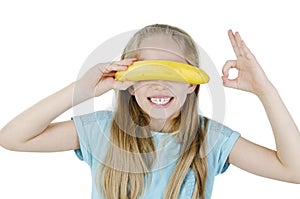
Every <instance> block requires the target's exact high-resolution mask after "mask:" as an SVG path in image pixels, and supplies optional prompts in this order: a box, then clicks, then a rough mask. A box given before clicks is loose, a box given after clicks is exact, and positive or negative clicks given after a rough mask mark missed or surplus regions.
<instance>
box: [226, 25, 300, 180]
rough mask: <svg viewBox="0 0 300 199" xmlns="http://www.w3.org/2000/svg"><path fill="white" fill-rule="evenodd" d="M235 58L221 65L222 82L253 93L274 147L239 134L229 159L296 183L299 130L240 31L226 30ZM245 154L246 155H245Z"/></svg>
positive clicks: (241, 165) (299, 149) (254, 169)
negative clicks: (231, 76) (234, 72)
mask: <svg viewBox="0 0 300 199" xmlns="http://www.w3.org/2000/svg"><path fill="white" fill-rule="evenodd" d="M228 35H229V38H230V41H231V44H232V47H233V50H234V52H235V54H236V56H237V60H232V61H227V62H226V64H225V65H224V67H223V75H224V76H223V77H222V79H223V83H224V86H226V87H230V88H236V89H240V90H244V91H248V92H251V93H254V94H255V95H257V96H258V97H259V99H260V101H261V102H262V104H263V106H264V108H265V111H266V114H267V116H268V119H269V121H270V124H271V127H272V130H273V134H274V138H275V142H276V151H273V150H270V149H267V148H265V147H262V146H259V145H256V144H254V143H252V142H250V141H248V140H246V139H244V138H239V140H238V141H237V143H236V144H235V146H234V148H233V150H232V152H231V154H230V156H229V162H230V163H232V164H234V165H236V166H238V167H240V168H242V169H244V170H246V171H249V172H251V173H254V174H257V175H260V176H264V177H268V178H273V179H277V180H282V181H287V182H294V183H300V169H299V168H300V159H299V157H300V133H299V130H298V129H297V126H296V124H295V122H294V121H293V118H292V117H291V115H290V114H289V112H288V110H287V108H286V107H285V105H284V103H283V101H282V100H281V98H280V96H279V94H278V92H277V90H276V88H275V87H274V86H273V85H272V84H271V82H270V81H269V80H268V78H267V77H266V75H265V73H264V71H263V69H262V68H261V66H260V65H259V63H258V62H257V60H256V59H255V57H254V55H253V54H252V53H251V51H250V50H249V48H248V47H247V46H246V44H245V42H244V41H243V40H242V38H241V36H240V34H239V33H238V32H236V33H235V34H234V33H233V32H232V31H231V30H230V31H229V32H228ZM230 68H236V69H237V70H238V77H237V78H236V79H233V80H230V79H228V71H229V70H230ZM246 154H247V155H246Z"/></svg>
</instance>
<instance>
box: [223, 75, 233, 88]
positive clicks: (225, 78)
mask: <svg viewBox="0 0 300 199" xmlns="http://www.w3.org/2000/svg"><path fill="white" fill-rule="evenodd" d="M222 80H223V85H224V86H225V87H228V88H237V79H228V76H222Z"/></svg>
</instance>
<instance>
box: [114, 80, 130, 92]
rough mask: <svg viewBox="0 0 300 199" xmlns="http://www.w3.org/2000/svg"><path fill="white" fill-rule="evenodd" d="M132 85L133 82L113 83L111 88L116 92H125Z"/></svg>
mask: <svg viewBox="0 0 300 199" xmlns="http://www.w3.org/2000/svg"><path fill="white" fill-rule="evenodd" d="M133 84H134V82H130V81H126V82H121V81H115V82H114V85H113V88H114V89H116V90H126V89H128V88H129V87H130V86H132V85H133Z"/></svg>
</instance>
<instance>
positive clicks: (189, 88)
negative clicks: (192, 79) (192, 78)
mask: <svg viewBox="0 0 300 199" xmlns="http://www.w3.org/2000/svg"><path fill="white" fill-rule="evenodd" d="M196 87H197V85H196V84H190V85H189V87H188V94H191V93H192V92H194V90H195V89H196Z"/></svg>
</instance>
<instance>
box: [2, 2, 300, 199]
mask: <svg viewBox="0 0 300 199" xmlns="http://www.w3.org/2000/svg"><path fill="white" fill-rule="evenodd" d="M299 18H300V12H299V6H298V4H297V1H296V0H295V1H292V0H284V1H283V0H281V1H276V0H274V1H262V0H251V1H250V0H249V1H239V0H228V1H224V0H209V1H188V0H186V1H174V0H173V1H162V0H160V1H157V0H152V1H137V0H135V1H129V0H128V1H116V0H110V1H78V0H75V1H74V0H72V1H71V0H65V1H59V0H52V1H38V0H36V1H34V0H28V1H21V0H11V1H1V2H0V22H1V23H0V28H1V30H0V67H1V69H0V91H1V98H0V100H1V101H0V102H1V103H0V110H1V111H0V128H2V127H3V126H4V125H5V124H6V123H7V122H9V120H11V119H12V118H13V117H15V116H16V115H17V114H18V113H20V112H21V111H23V110H24V109H26V108H28V107H29V106H31V105H33V104H34V103H36V102H37V101H39V100H40V99H42V98H44V97H46V96H48V95H50V94H52V93H53V92H55V91H57V90H59V89H60V88H62V87H64V86H66V85H68V84H69V83H71V82H72V81H74V80H75V79H76V77H77V74H78V72H79V69H80V67H81V66H82V64H83V62H84V61H85V59H86V58H87V57H88V56H89V54H90V53H91V52H92V51H93V50H94V49H95V48H96V47H97V46H99V45H100V44H101V43H102V42H104V41H105V40H107V39H109V38H111V37H112V36H115V35H117V34H119V33H122V32H125V31H130V30H133V29H139V28H142V27H143V26H145V25H149V24H152V23H167V24H170V25H175V26H178V27H181V28H182V29H184V30H186V31H187V32H189V33H190V34H191V36H192V37H194V39H195V40H196V42H197V43H198V44H200V45H201V47H202V48H203V49H205V51H206V52H207V53H208V54H209V56H210V57H211V59H212V60H213V61H214V63H215V65H216V67H217V69H218V71H219V73H220V74H221V68H222V66H223V64H224V63H225V61H226V60H228V59H234V58H235V57H234V54H233V51H232V49H231V46H230V43H229V40H228V38H227V30H228V29H229V28H232V29H233V30H238V31H240V33H241V34H242V36H243V38H244V40H245V41H246V44H248V46H249V47H250V49H251V50H252V51H253V53H254V54H255V55H256V57H257V59H258V60H259V62H260V63H261V65H262V66H263V68H264V70H265V72H266V73H267V75H268V77H269V78H270V79H271V81H272V82H273V84H274V85H275V86H276V87H277V89H278V90H279V92H280V94H281V96H282V98H283V100H284V102H285V104H286V106H287V107H288V109H289V110H290V113H291V114H292V116H293V117H294V119H295V122H296V123H297V124H298V126H299V125H300V113H299V108H300V105H299V101H300V97H299V96H300V95H298V92H297V91H299V89H298V85H299V83H300V80H299V69H298V68H299V67H300V64H299V46H300V39H299V35H300V29H299ZM225 92H226V115H225V120H224V123H225V124H226V125H228V126H229V127H231V128H232V129H234V130H237V131H239V132H240V133H241V134H242V135H243V136H244V137H246V138H248V139H250V140H252V141H253V142H256V143H258V144H262V145H265V146H267V147H270V148H273V149H274V147H275V145H274V141H273V138H272V131H271V128H270V125H269V123H268V120H267V118H266V116H265V113H264V110H263V107H262V105H261V104H260V102H259V100H258V99H257V98H256V97H255V96H253V95H251V94H249V93H245V92H241V91H237V90H232V89H225ZM105 100H109V99H105ZM205 103H206V101H205V100H203V101H202V104H201V106H202V107H203V110H206V109H205V107H206V104H205ZM207 103H209V102H207ZM207 106H208V105H207ZM214 111H217V110H214ZM204 114H207V115H209V110H208V112H207V113H205V111H204ZM71 116H72V111H68V112H66V113H65V114H63V115H62V116H60V117H59V118H58V119H57V121H60V120H68V119H70V117H71ZM245 156H247V154H245ZM90 181H91V177H90V173H89V168H88V166H87V165H86V164H85V163H83V162H80V161H79V160H78V159H77V158H76V157H75V155H74V154H73V152H72V151H69V152H63V153H48V154H44V153H16V152H10V151H6V150H4V149H3V148H0V198H1V199H2V198H3V199H17V198H31V199H34V198H44V199H47V198H57V199H63V198H64V199H65V198H90V191H91V189H90V185H91V182H90ZM213 198H214V199H218V198H230V199H233V198H244V199H245V198H249V199H250V198H251V199H252V198H288V199H290V198H300V185H294V184H289V183H283V182H278V181H274V180H269V179H264V178H261V177H257V176H254V175H252V174H249V173H246V172H244V171H242V170H239V169H237V168H235V167H234V166H231V167H230V169H229V170H228V171H227V172H226V173H225V174H223V175H220V176H218V177H217V178H216V182H215V187H214V192H213Z"/></svg>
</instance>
